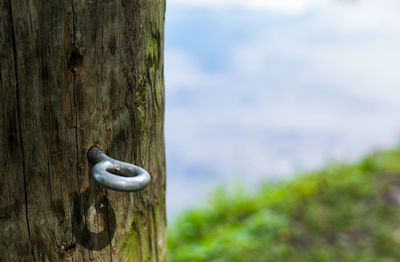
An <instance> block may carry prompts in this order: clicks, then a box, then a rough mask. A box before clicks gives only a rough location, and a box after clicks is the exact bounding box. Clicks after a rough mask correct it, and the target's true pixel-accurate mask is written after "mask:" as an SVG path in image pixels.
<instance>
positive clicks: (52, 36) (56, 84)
mask: <svg viewBox="0 0 400 262" xmlns="http://www.w3.org/2000/svg"><path fill="white" fill-rule="evenodd" d="M164 12H165V0H157V1H156V0H132V1H128V0H120V1H117V0H96V1H94V0H87V1H78V0H72V1H58V0H47V1H38V0H31V1H23V0H0V161H1V162H0V163H1V171H0V173H1V178H0V179H1V181H0V182H1V184H0V236H1V237H0V260H1V261H10V262H11V261H65V260H67V261H89V260H90V261H135V262H137V261H165V258H166V236H165V235H166V230H165V229H166V216H165V158H164V134H163V118H164V80H163V41H164V36H163V34H164V29H163V26H164ZM93 145H97V146H98V147H100V148H101V149H102V150H103V151H104V152H105V153H106V154H107V155H109V156H110V157H112V158H115V159H119V160H122V161H126V162H131V163H135V164H136V165H138V166H141V167H143V168H145V169H147V170H148V171H149V173H150V175H151V178H152V181H151V184H150V185H149V186H148V187H147V188H145V189H144V190H143V191H140V192H135V193H122V192H117V191H113V190H107V189H106V188H104V187H101V186H99V185H98V184H96V183H95V182H94V180H93V179H92V178H90V177H89V169H90V163H88V160H87V156H86V154H87V152H88V150H89V149H90V148H91V147H92V146H93Z"/></svg>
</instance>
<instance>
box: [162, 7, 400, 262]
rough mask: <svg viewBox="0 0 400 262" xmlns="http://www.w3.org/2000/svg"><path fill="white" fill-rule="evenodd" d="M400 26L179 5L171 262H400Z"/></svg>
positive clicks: (170, 41) (335, 16)
mask: <svg viewBox="0 0 400 262" xmlns="http://www.w3.org/2000/svg"><path fill="white" fill-rule="evenodd" d="M399 14H400V1H398V0H279V1H278V0H264V1H262V0H169V1H168V3H167V13H166V32H165V37H166V38H165V46H166V47H165V77H166V121H165V134H166V155H167V212H168V219H169V224H168V260H169V261H172V262H180V261H182V262H187V261H190V262H196V261H198V262H203V261H204V262H209V261H215V262H232V261H237V262H258V261H260V262H266V261H271V262H277V261H283V262H286V261H296V262H301V261H304V262H306V261H307V262H308V261H315V262H319V261H332V262H333V261H335V262H336V261H348V262H360V261H364V262H375V261H379V262H380V261H384V262H395V261H400V249H399V246H400V147H399V138H400V136H399V135H400V121H399V119H400V73H399V68H400V15H399Z"/></svg>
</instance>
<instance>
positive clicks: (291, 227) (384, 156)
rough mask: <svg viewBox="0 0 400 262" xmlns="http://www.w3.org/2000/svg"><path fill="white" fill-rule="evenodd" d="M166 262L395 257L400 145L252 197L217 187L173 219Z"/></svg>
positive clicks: (399, 237) (399, 254) (399, 243)
mask: <svg viewBox="0 0 400 262" xmlns="http://www.w3.org/2000/svg"><path fill="white" fill-rule="evenodd" d="M168 251H169V253H168V261H171V262H180V261H184V262H192V261H193V262H196V261H215V262H235V261H237V262H239V261H245V262H252V261H254V262H257V261H263V262H264V261H274V262H276V261H299V262H301V261H357V262H359V261H365V262H367V261H368V262H369V261H384V262H390V261H400V150H392V151H387V152H383V153H375V154H373V155H370V156H368V157H365V158H364V159H363V160H361V161H360V162H359V163H357V164H353V165H349V164H333V165H330V166H329V167H326V168H325V169H323V170H320V171H317V172H313V173H311V174H304V175H301V176H299V177H298V178H295V179H294V180H291V181H289V182H282V183H278V184H272V185H271V184H268V185H265V186H263V187H262V188H261V190H259V191H258V192H257V193H255V194H253V195H251V194H249V193H246V192H244V190H240V189H238V190H233V192H229V193H228V192H227V191H226V190H223V189H219V190H217V192H216V193H215V196H214V197H213V199H212V201H210V203H209V205H208V206H207V207H204V208H198V209H194V210H190V211H187V212H185V213H184V214H182V215H181V216H180V217H179V218H177V219H176V220H175V221H174V223H173V225H171V226H170V228H169V232H168Z"/></svg>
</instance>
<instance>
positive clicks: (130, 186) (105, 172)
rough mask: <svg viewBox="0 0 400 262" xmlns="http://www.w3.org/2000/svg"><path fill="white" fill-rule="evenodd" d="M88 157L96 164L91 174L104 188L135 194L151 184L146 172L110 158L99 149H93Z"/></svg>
mask: <svg viewBox="0 0 400 262" xmlns="http://www.w3.org/2000/svg"><path fill="white" fill-rule="evenodd" d="M87 156H88V159H89V161H90V162H92V163H93V164H94V166H93V167H92V170H91V171H90V174H91V176H92V177H93V179H94V180H95V181H96V182H97V183H99V184H100V185H102V186H105V187H107V188H110V189H113V190H117V191H122V192H134V191H140V190H142V189H143V188H145V187H146V186H147V185H148V184H150V181H151V177H150V175H149V173H148V172H147V171H146V170H144V169H143V168H141V167H138V166H135V165H133V164H129V163H126V162H122V161H118V160H115V159H113V158H111V157H108V156H107V155H106V154H104V153H103V152H102V151H101V150H100V149H99V148H98V147H92V148H91V149H90V150H89V152H88V155H87Z"/></svg>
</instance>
